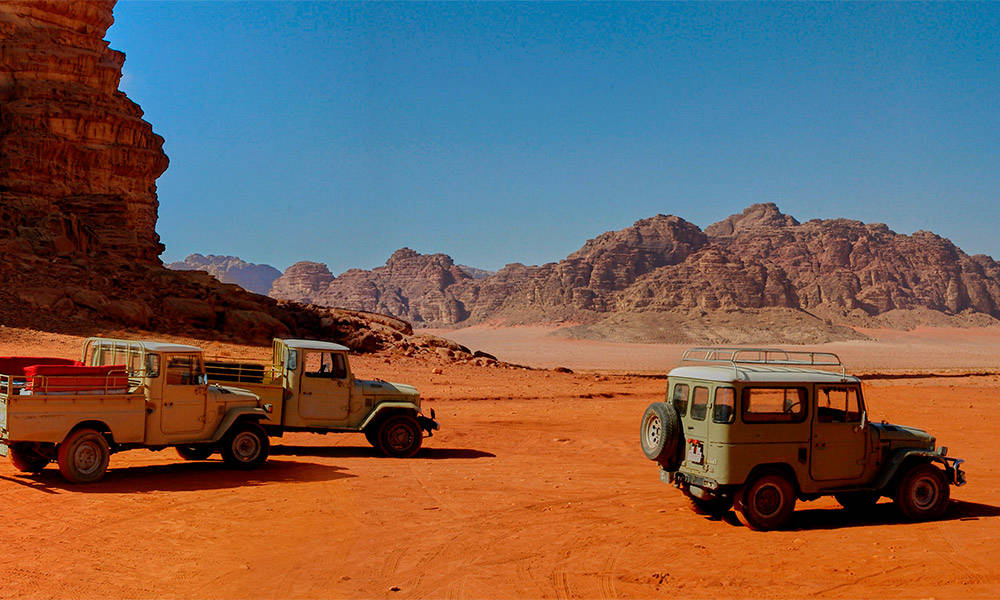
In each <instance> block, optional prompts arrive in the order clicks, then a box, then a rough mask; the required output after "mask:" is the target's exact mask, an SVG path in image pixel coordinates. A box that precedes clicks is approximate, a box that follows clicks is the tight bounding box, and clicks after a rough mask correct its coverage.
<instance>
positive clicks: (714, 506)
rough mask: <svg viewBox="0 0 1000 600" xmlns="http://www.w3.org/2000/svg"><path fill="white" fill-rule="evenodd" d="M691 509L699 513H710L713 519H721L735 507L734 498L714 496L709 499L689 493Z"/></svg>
mask: <svg viewBox="0 0 1000 600" xmlns="http://www.w3.org/2000/svg"><path fill="white" fill-rule="evenodd" d="M688 501H689V502H690V503H691V510H693V511H694V512H695V514H698V515H708V516H710V517H712V518H713V519H721V518H722V517H723V516H725V514H726V513H727V512H729V509H730V508H732V507H733V499H732V498H726V497H725V496H712V497H711V498H708V499H703V498H696V497H694V496H691V495H688Z"/></svg>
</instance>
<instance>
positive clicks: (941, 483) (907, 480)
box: [895, 464, 951, 521]
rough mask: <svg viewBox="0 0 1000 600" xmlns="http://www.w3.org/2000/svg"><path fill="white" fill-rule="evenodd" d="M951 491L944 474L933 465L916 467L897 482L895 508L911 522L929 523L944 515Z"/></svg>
mask: <svg viewBox="0 0 1000 600" xmlns="http://www.w3.org/2000/svg"><path fill="white" fill-rule="evenodd" d="M950 500H951V489H950V488H949V487H948V479H947V478H946V477H945V475H944V472H943V471H941V469H939V468H937V467H935V466H934V465H928V464H923V465H917V466H915V467H913V468H912V469H910V470H909V471H908V472H907V473H906V475H904V476H903V479H902V480H901V481H900V482H899V488H898V489H897V490H896V498H895V501H896V506H898V507H899V510H900V511H901V512H902V513H903V516H904V517H906V518H907V519H910V520H911V521H929V520H932V519H937V518H939V517H941V515H943V514H944V511H945V509H947V508H948V502H949V501H950Z"/></svg>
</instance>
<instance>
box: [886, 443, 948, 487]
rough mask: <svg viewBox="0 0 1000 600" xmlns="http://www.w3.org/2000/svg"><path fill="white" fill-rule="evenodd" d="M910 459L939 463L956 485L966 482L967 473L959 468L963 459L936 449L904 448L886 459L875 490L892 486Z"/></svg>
mask: <svg viewBox="0 0 1000 600" xmlns="http://www.w3.org/2000/svg"><path fill="white" fill-rule="evenodd" d="M909 460H916V461H918V462H921V463H938V464H940V465H941V466H942V468H944V470H945V473H946V474H947V477H948V481H949V482H951V483H954V484H955V485H962V484H964V483H965V473H963V472H962V471H961V470H959V468H958V466H959V465H960V464H962V460H961V459H957V458H952V457H950V456H945V455H943V454H941V453H940V452H938V451H936V450H920V449H917V448H902V449H900V450H896V451H895V452H893V453H892V456H890V457H889V460H888V461H886V463H885V466H883V467H882V473H881V475H880V476H879V478H878V480H877V481H876V482H875V486H874V487H875V490H876V491H879V492H881V491H885V490H886V488H887V487H889V486H891V485H892V484H893V483H894V482H895V480H896V477H897V476H898V475H901V474H902V473H900V469H901V468H902V467H903V465H904V464H906V462H907V461H909Z"/></svg>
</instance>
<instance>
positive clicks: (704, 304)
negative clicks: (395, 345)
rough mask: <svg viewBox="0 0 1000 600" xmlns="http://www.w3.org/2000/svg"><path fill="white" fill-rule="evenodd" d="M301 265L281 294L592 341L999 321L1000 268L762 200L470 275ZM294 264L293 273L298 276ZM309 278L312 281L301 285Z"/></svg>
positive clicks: (430, 268)
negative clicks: (711, 219) (558, 325)
mask: <svg viewBox="0 0 1000 600" xmlns="http://www.w3.org/2000/svg"><path fill="white" fill-rule="evenodd" d="M311 265H313V267H312V268H313V269H314V270H315V271H316V272H321V273H322V277H305V278H303V279H296V278H297V277H299V276H300V275H301V273H300V271H299V270H296V269H295V267H293V268H292V269H289V272H286V273H285V275H283V276H282V277H281V278H279V279H278V280H276V282H275V286H274V288H273V289H272V292H271V295H272V296H273V297H281V298H292V299H296V298H299V297H304V296H300V295H296V294H295V291H294V289H295V288H293V287H292V286H290V285H285V284H284V283H282V282H283V280H285V279H286V278H288V279H291V280H293V281H296V282H297V283H296V285H298V286H300V287H303V286H305V287H308V289H309V295H308V299H309V301H311V302H315V303H317V304H323V305H329V306H342V307H350V308H354V309H360V310H377V311H379V312H386V313H389V314H393V315H396V316H399V317H401V318H406V319H409V320H412V321H413V322H414V323H415V324H418V325H433V326H462V325H467V324H473V323H480V322H504V323H509V324H519V323H539V322H570V323H576V324H577V325H576V326H575V327H572V328H570V329H569V330H568V331H569V332H570V333H571V334H573V335H578V336H584V337H601V338H609V337H610V338H617V339H629V340H638V341H699V342H700V341H711V342H744V341H761V340H763V339H767V340H770V341H773V342H803V343H809V342H817V341H825V340H833V339H848V338H852V337H858V334H857V333H856V332H855V331H854V330H853V329H851V327H856V326H888V327H910V326H913V325H915V324H920V323H930V324H944V323H949V324H991V323H995V322H996V319H997V318H1000V264H998V263H997V262H995V261H994V260H993V259H991V258H989V257H987V256H982V255H978V256H969V255H967V254H965V253H964V252H962V250H961V249H959V248H957V247H956V246H955V245H954V244H952V243H951V242H950V241H948V240H947V239H944V238H942V237H939V236H937V235H934V234H932V233H928V232H917V233H914V234H912V235H904V234H898V233H895V232H893V231H892V230H890V229H889V228H888V227H887V226H886V225H883V224H866V223H862V222H860V221H851V220H846V219H832V220H813V221H808V222H806V223H800V222H799V221H798V220H796V219H795V218H793V217H791V216H789V215H785V214H782V213H781V211H780V210H779V209H778V208H777V206H775V205H774V204H757V205H754V206H751V207H749V208H747V209H746V210H745V211H743V212H742V213H741V214H737V215H731V216H729V217H727V218H726V219H724V220H722V221H720V222H718V223H715V224H713V225H711V226H709V227H707V228H705V230H704V231H702V230H701V229H700V228H699V227H697V226H696V225H694V224H692V223H689V222H687V221H685V220H684V219H682V218H680V217H677V216H666V215H657V216H655V217H651V218H649V219H643V220H641V221H638V222H636V223H635V224H634V225H632V226H631V227H628V228H626V229H622V230H619V231H612V232H607V233H604V234H602V235H600V236H598V237H596V238H594V239H592V240H589V241H587V242H586V243H585V244H584V245H583V247H582V248H580V250H578V251H576V252H574V253H573V254H570V255H569V256H567V257H566V258H565V259H563V260H561V261H559V262H556V263H548V264H545V265H541V266H525V265H522V264H511V265H507V266H506V267H504V268H503V269H501V270H500V271H498V272H496V273H494V274H492V275H489V276H487V277H483V278H479V279H474V278H472V277H471V276H469V275H468V274H467V273H465V272H463V271H462V270H461V269H459V268H457V267H456V266H455V265H454V263H453V262H452V260H451V258H450V257H448V256H446V255H443V254H434V255H421V254H418V253H416V252H414V251H412V250H409V249H405V248H404V249H402V250H399V251H397V252H396V253H395V254H393V255H392V257H390V259H389V260H388V261H387V262H386V266H384V267H379V268H376V269H373V270H371V271H362V270H357V269H355V270H351V271H348V272H346V273H344V274H343V275H341V276H340V277H333V276H332V274H330V272H329V270H327V269H325V268H323V266H322V265H318V264H316V263H311ZM293 271H295V272H293ZM303 280H308V284H304V283H303Z"/></svg>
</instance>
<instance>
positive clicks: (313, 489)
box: [0, 329, 1000, 598]
mask: <svg viewBox="0 0 1000 600" xmlns="http://www.w3.org/2000/svg"><path fill="white" fill-rule="evenodd" d="M501 333H502V332H494V335H500V334H501ZM939 333H942V332H939ZM949 335H950V334H949ZM456 337H461V336H456ZM953 337H954V336H953ZM80 341H81V340H80V339H78V338H73V337H69V336H59V335H54V334H39V333H37V332H30V331H24V330H12V329H0V354H4V355H6V354H52V355H58V356H66V357H75V356H76V355H77V354H78V352H79V344H80ZM952 341H954V340H952ZM559 343H562V342H559ZM964 343H965V344H967V345H968V346H970V347H972V346H976V345H977V344H979V343H980V342H977V341H975V340H972V341H967V342H964ZM983 343H984V345H985V346H989V345H990V344H988V343H985V342H983ZM574 344H580V343H579V342H574ZM205 345H206V346H209V349H210V351H211V352H215V353H223V354H228V355H231V356H239V355H250V356H256V357H264V356H265V355H266V354H267V350H266V349H264V348H251V347H240V346H232V345H225V344H218V343H212V344H205ZM583 345H584V346H589V345H588V344H583ZM910 345H911V344H904V343H902V342H900V343H899V346H900V347H902V346H910ZM932 345H933V344H932V343H931V342H928V347H930V346H932ZM962 347H965V346H962ZM944 348H945V347H943V346H942V350H941V351H939V354H941V355H942V356H941V363H942V364H941V366H944V367H947V368H957V366H956V365H958V364H959V363H961V362H963V360H964V361H968V364H967V365H965V366H968V365H973V366H975V367H976V368H979V367H983V366H988V365H987V363H986V362H985V359H984V358H983V359H982V360H983V362H982V363H979V362H976V361H978V360H980V358H977V356H978V355H977V354H975V353H974V352H970V354H969V355H968V356H966V358H965V359H962V360H958V359H957V358H956V355H958V354H961V352H959V351H957V350H955V351H946V350H944ZM540 349H541V351H542V352H543V353H544V352H547V348H546V347H544V346H541V347H540ZM644 350H645V349H644V348H628V349H620V350H615V351H612V350H611V349H609V348H607V347H602V348H600V349H598V354H601V355H602V356H603V357H604V360H605V361H606V362H599V361H597V359H595V358H594V357H595V354H594V352H595V350H594V349H593V348H590V347H586V348H585V349H584V350H581V351H580V353H579V354H577V355H575V356H576V358H573V356H574V355H565V356H562V357H560V358H559V361H560V362H561V363H564V364H568V365H571V366H573V367H575V368H581V367H583V366H587V365H607V367H606V368H605V369H604V370H607V371H611V370H616V369H617V370H622V371H628V370H634V371H642V370H665V369H666V368H668V367H669V366H672V365H671V355H670V354H669V353H670V352H674V350H673V349H666V348H664V349H658V350H659V351H660V352H662V354H660V355H658V356H659V357H660V358H661V359H662V363H659V362H655V361H651V360H650V361H649V362H635V363H629V362H628V356H629V354H631V355H632V356H633V357H634V358H635V359H636V360H637V361H647V360H648V359H647V358H646V357H644V356H642V354H643V351H644ZM522 352H524V354H521V355H516V354H514V355H511V356H505V357H504V358H508V359H511V360H515V359H516V357H517V356H521V357H523V358H522V359H521V360H522V362H544V361H542V360H540V358H541V356H540V355H538V354H536V355H535V356H534V361H529V360H527V358H531V356H530V355H529V354H528V353H527V352H528V351H527V350H522ZM866 352H868V354H863V353H859V354H858V356H859V357H862V356H870V357H872V359H873V360H874V359H876V358H878V352H876V351H875V350H871V351H866ZM887 352H888V351H887ZM892 352H896V350H892ZM900 356H903V358H901V359H900V360H901V361H902V362H904V363H905V360H904V359H905V355H900ZM881 360H886V363H888V359H881ZM352 361H353V365H354V370H355V372H356V374H357V375H358V376H360V377H382V378H385V379H389V380H395V381H405V382H409V383H413V384H414V385H416V386H417V387H418V388H419V389H420V390H421V392H422V394H423V396H424V398H425V399H426V406H427V407H428V408H434V409H435V410H436V412H437V416H438V420H439V421H440V422H441V424H442V429H441V431H440V432H439V433H437V434H436V435H435V436H434V437H433V438H431V439H429V440H427V441H426V444H425V449H424V450H423V451H422V452H421V454H419V455H418V456H417V457H416V458H413V459H409V460H393V459H385V458H378V457H376V456H375V455H374V452H373V451H372V450H371V448H370V447H369V446H368V445H367V444H366V442H365V440H364V437H363V436H361V435H359V434H342V435H330V436H320V435H311V434H295V435H288V436H285V437H284V438H282V439H277V438H275V439H273V440H272V443H273V448H272V458H271V459H270V461H269V462H268V463H267V464H266V465H265V467H264V468H262V469H260V470H258V471H253V472H249V473H248V472H237V471H230V470H227V469H225V468H223V466H222V463H221V461H220V460H218V459H217V458H216V459H213V460H208V461H204V462H184V461H182V460H181V459H180V458H179V457H177V455H176V454H175V453H174V451H173V450H164V451H162V452H150V451H146V450H136V451H130V452H125V453H121V454H116V455H114V456H112V458H111V468H110V471H109V473H108V475H107V477H106V478H105V480H104V481H102V482H100V483H98V484H93V485H86V486H77V485H70V484H67V483H65V482H64V481H63V480H62V479H61V478H60V476H59V473H58V470H57V469H56V468H55V466H54V465H52V466H50V467H49V468H48V469H46V470H45V471H44V472H43V473H42V474H40V475H37V476H30V475H25V474H21V473H19V472H17V471H16V470H14V468H13V467H12V466H11V465H10V463H9V461H7V460H0V498H2V499H3V506H4V510H3V519H2V520H0V532H2V533H0V534H2V539H3V541H4V546H5V556H6V559H5V560H4V561H3V562H2V563H0V577H2V580H3V586H2V588H0V589H2V590H3V591H2V594H0V595H2V596H3V597H12V598H48V597H73V598H107V597H130V598H338V597H346V598H359V597H365V598H367V597H373V598H634V597H643V598H647V597H685V598H722V597H736V598H746V597H775V598H797V597H807V596H808V597H831V598H855V597H879V598H927V597H935V598H974V597H979V598H987V597H989V598H992V597H996V596H997V595H1000V565H998V564H997V563H996V561H994V560H992V557H993V556H995V555H996V554H997V553H1000V501H998V500H997V498H996V490H997V489H1000V472H998V467H997V465H1000V444H997V443H996V440H995V435H996V431H997V428H996V427H995V426H994V424H993V423H992V419H991V416H992V412H993V409H994V408H995V405H996V397H997V394H998V392H1000V377H997V376H968V377H948V378H920V379H903V380H894V379H886V380H875V381H872V382H871V383H870V384H867V385H866V386H865V389H864V391H865V395H866V398H867V401H868V404H869V407H870V412H871V416H872V418H874V419H887V420H889V421H892V422H901V423H906V424H911V425H915V426H920V427H925V428H928V429H930V430H931V431H933V432H934V433H935V434H936V435H937V436H938V439H939V442H940V443H944V444H947V445H948V446H950V447H951V449H952V454H953V455H956V456H960V457H963V458H965V459H967V461H968V462H967V464H966V466H967V472H968V476H969V484H968V485H966V486H964V487H962V488H958V489H955V488H953V489H952V494H953V499H954V502H953V503H952V505H951V507H950V509H949V510H948V512H947V513H946V515H945V517H944V518H943V519H942V520H940V521H937V522H930V523H906V522H902V521H900V519H899V518H898V517H897V514H896V512H895V511H894V510H893V507H892V506H891V505H890V504H888V503H887V502H886V500H883V501H882V502H883V503H882V504H880V505H879V507H878V510H877V511H876V512H875V514H873V515H872V516H870V517H868V518H865V519H858V518H852V517H850V516H848V515H847V514H846V513H844V512H843V511H842V510H840V509H839V508H838V505H837V504H836V503H835V502H834V501H833V500H832V499H822V500H818V501H815V502H810V503H799V505H798V510H797V512H796V514H795V517H794V521H793V524H792V527H791V529H790V530H787V531H778V532H767V533H759V532H754V531H750V530H748V529H746V528H744V527H742V526H740V525H738V523H737V521H736V520H735V519H734V518H726V519H723V520H721V521H712V520H709V519H707V518H706V517H702V516H698V515H696V514H694V513H693V512H691V511H690V510H689V509H688V507H687V504H686V501H685V499H684V498H683V496H682V495H681V494H680V493H679V492H678V491H677V490H674V489H673V488H670V487H668V486H666V485H664V484H663V483H661V482H660V481H659V479H658V477H657V468H656V466H655V465H654V464H653V463H651V462H650V461H647V460H646V459H645V458H644V457H643V455H642V452H641V450H640V449H639V445H638V441H637V437H638V425H639V417H640V415H641V413H642V411H643V409H644V408H645V407H646V406H647V405H648V404H649V403H650V402H652V401H655V400H658V399H660V398H661V397H662V396H663V392H664V383H665V382H664V380H662V379H659V378H655V377H649V376H639V375H623V374H614V373H601V374H596V373H583V372H576V373H555V372H551V371H542V370H534V371H526V370H506V369H498V368H481V367H473V366H471V365H450V364H443V363H434V364H430V363H428V362H422V361H419V360H416V359H410V358H397V357H390V356H381V355H374V356H358V357H353V358H352ZM574 361H576V362H574ZM588 361H594V362H588ZM860 362H863V361H860ZM886 363H878V364H886ZM872 364H876V363H875V362H873V363H872ZM905 364H906V366H907V367H908V368H910V367H914V368H915V367H916V366H917V365H921V366H922V365H924V364H925V363H922V362H919V361H914V362H912V363H905ZM928 364H929V363H928ZM435 367H440V368H441V369H442V370H443V372H442V373H441V374H433V373H432V368H435ZM730 517H732V514H730Z"/></svg>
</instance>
